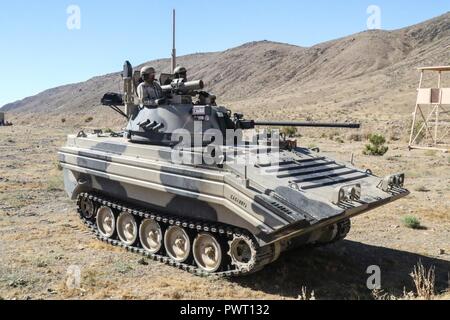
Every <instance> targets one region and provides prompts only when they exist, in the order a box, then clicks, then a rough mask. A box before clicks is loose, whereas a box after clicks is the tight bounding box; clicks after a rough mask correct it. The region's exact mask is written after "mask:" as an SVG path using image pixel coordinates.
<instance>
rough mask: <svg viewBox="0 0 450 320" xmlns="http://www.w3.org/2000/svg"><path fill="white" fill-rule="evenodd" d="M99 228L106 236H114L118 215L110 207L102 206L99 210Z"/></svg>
mask: <svg viewBox="0 0 450 320" xmlns="http://www.w3.org/2000/svg"><path fill="white" fill-rule="evenodd" d="M97 228H98V231H99V232H100V234H101V235H102V236H104V237H106V238H112V237H113V236H114V234H115V232H116V217H115V216H114V212H113V211H112V210H111V209H110V208H108V207H101V208H100V209H98V212H97Z"/></svg>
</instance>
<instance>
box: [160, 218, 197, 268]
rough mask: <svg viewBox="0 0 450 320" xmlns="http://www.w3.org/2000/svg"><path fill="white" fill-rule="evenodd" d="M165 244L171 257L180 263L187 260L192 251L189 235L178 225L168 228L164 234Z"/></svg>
mask: <svg viewBox="0 0 450 320" xmlns="http://www.w3.org/2000/svg"><path fill="white" fill-rule="evenodd" d="M164 246H165V247H166V251H167V254H168V255H169V257H170V258H171V259H173V260H174V261H176V262H179V263H183V262H185V261H186V260H187V259H188V258H189V255H190V253H191V241H190V239H189V235H188V234H187V233H186V231H185V230H184V229H182V228H180V227H177V226H172V227H170V228H169V229H167V231H166V234H165V235H164Z"/></svg>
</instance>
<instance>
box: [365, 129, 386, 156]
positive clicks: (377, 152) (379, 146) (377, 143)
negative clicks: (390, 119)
mask: <svg viewBox="0 0 450 320" xmlns="http://www.w3.org/2000/svg"><path fill="white" fill-rule="evenodd" d="M369 142H370V144H367V145H366V148H365V150H364V151H363V153H364V154H365V155H369V156H383V155H385V154H386V152H388V150H389V147H388V146H385V145H384V144H385V143H386V138H385V137H384V136H383V135H381V134H371V135H369Z"/></svg>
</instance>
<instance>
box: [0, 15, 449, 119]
mask: <svg viewBox="0 0 450 320" xmlns="http://www.w3.org/2000/svg"><path fill="white" fill-rule="evenodd" d="M449 49H450V13H446V14H444V15H442V16H439V17H437V18H434V19H432V20H428V21H426V22H423V23H421V24H417V25H414V26H411V27H407V28H404V29H400V30H395V31H381V30H374V31H366V32H362V33H358V34H355V35H351V36H348V37H345V38H341V39H337V40H333V41H329V42H325V43H321V44H318V45H315V46H313V47H310V48H303V47H298V46H293V45H288V44H282V43H275V42H269V41H261V42H252V43H247V44H244V45H242V46H240V47H237V48H233V49H229V50H227V51H223V52H216V53H202V54H193V55H188V56H183V57H180V58H179V60H178V61H179V64H182V65H184V66H186V67H187V68H188V69H189V72H190V73H189V76H190V78H191V79H194V78H195V79H203V80H204V81H205V83H206V85H207V88H208V90H210V91H212V92H214V93H215V94H216V95H218V96H219V101H220V102H221V103H223V104H225V103H226V104H227V105H228V106H231V107H232V108H233V109H236V110H240V111H241V110H245V111H247V113H250V114H254V113H255V112H256V111H258V115H259V116H263V117H266V118H267V117H271V118H281V117H285V115H286V111H287V110H288V111H289V112H288V114H289V117H292V118H298V117H299V116H304V115H303V114H302V112H307V113H308V114H309V115H312V117H313V118H314V117H319V118H321V117H324V116H327V112H328V116H336V115H339V114H341V115H342V117H344V116H345V115H349V114H351V115H352V117H354V118H361V117H364V116H366V115H367V114H366V112H367V110H370V109H371V108H376V109H377V110H380V108H381V109H383V110H385V111H389V110H391V109H392V108H395V109H398V110H400V113H401V114H407V113H408V114H409V113H410V111H409V108H411V105H410V104H413V103H414V98H415V92H414V90H413V89H414V88H415V86H416V85H417V80H416V77H417V71H416V70H415V68H416V67H418V66H421V65H436V64H439V65H442V64H449V63H450V61H449V60H450V59H449V58H450V55H449V53H450V50H449ZM120 63H121V62H119V61H118V64H120ZM149 64H151V65H153V66H155V68H156V69H157V70H159V71H161V72H167V71H169V70H168V69H169V67H170V61H169V59H162V60H157V61H151V62H149ZM120 83H121V81H120V73H112V74H108V75H104V76H99V77H95V78H93V79H90V80H88V81H86V82H82V83H77V84H71V85H66V86H62V87H58V88H54V89H49V90H47V91H44V92H42V93H40V94H38V95H36V96H33V97H28V98H26V99H23V100H21V101H17V102H14V103H11V104H8V105H6V106H4V107H3V109H2V111H9V112H11V113H13V114H15V113H21V114H24V113H25V114H28V115H30V114H33V116H35V115H36V114H42V113H44V114H45V115H46V117H48V116H49V115H50V116H61V115H71V114H72V115H73V114H77V115H81V114H85V113H92V112H94V111H93V110H97V112H99V111H98V110H99V109H96V106H98V105H99V100H100V98H101V96H102V95H103V93H105V92H107V91H119V90H120ZM101 110H102V111H100V113H102V112H103V113H105V112H106V109H101ZM318 110H320V111H324V112H318ZM325 111H326V112H325ZM330 113H331V114H330ZM338 117H339V116H338Z"/></svg>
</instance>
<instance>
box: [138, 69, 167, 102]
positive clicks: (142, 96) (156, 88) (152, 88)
mask: <svg viewBox="0 0 450 320" xmlns="http://www.w3.org/2000/svg"><path fill="white" fill-rule="evenodd" d="M155 75H156V71H155V69H154V68H152V67H149V66H145V67H143V68H142V69H141V77H142V80H144V82H142V83H141V84H140V85H139V86H138V88H137V94H138V97H139V102H140V105H141V107H144V106H157V105H158V100H161V99H163V98H164V96H163V91H162V89H161V86H160V85H159V83H158V82H156V80H155Z"/></svg>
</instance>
